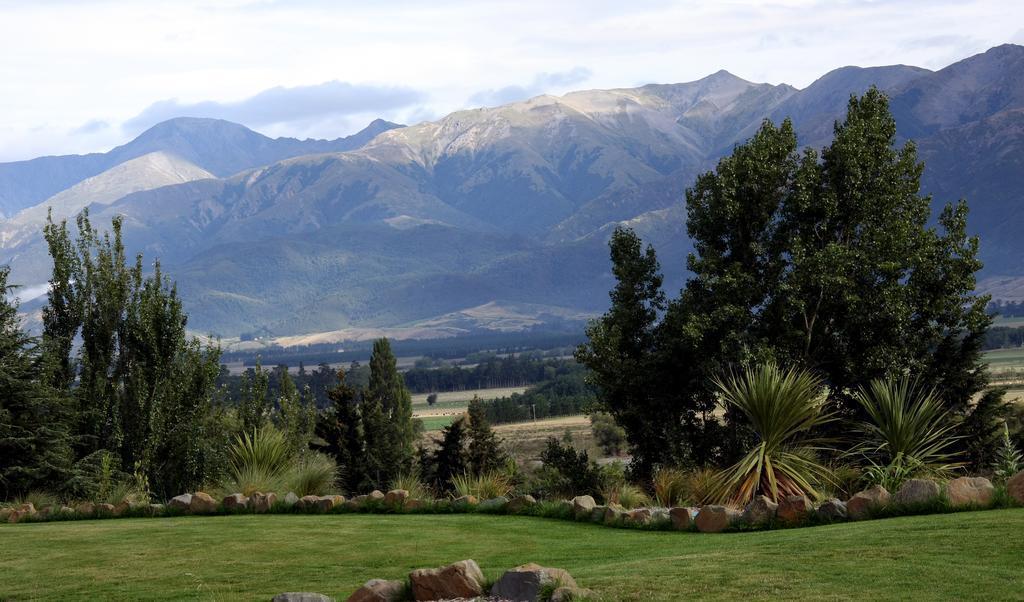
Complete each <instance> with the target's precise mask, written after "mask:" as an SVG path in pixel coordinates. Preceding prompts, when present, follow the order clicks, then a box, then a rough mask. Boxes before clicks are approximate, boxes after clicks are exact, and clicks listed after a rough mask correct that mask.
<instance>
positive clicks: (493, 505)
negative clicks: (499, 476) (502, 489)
mask: <svg viewBox="0 0 1024 602" xmlns="http://www.w3.org/2000/svg"><path fill="white" fill-rule="evenodd" d="M507 507H508V498H507V497H505V496H503V495H499V496H498V497H492V498H491V499H489V500H484V501H482V502H480V505H479V506H478V508H479V509H480V510H481V511H482V512H501V511H502V510H504V509H505V508H507Z"/></svg>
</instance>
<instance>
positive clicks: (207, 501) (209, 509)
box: [188, 491, 217, 514]
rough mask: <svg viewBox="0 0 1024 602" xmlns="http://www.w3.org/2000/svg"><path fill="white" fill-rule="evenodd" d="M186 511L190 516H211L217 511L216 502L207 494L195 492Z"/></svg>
mask: <svg viewBox="0 0 1024 602" xmlns="http://www.w3.org/2000/svg"><path fill="white" fill-rule="evenodd" d="M188 511H189V512H191V513H192V514H213V513H214V512H216V511H217V500H215V499H213V498H212V497H211V496H210V494H208V493H203V492H202V491H197V492H195V493H193V494H192V502H191V503H190V504H189V505H188Z"/></svg>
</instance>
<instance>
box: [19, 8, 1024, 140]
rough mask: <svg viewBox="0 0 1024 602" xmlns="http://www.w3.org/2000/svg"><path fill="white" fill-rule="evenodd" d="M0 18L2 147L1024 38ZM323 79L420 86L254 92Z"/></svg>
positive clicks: (891, 25)
mask: <svg viewBox="0 0 1024 602" xmlns="http://www.w3.org/2000/svg"><path fill="white" fill-rule="evenodd" d="M0 15H3V18H2V19H0V160H13V159H17V158H28V157H31V156H35V155H38V154H43V153H59V152H83V151H89V150H104V149H105V148H109V147H110V146H112V145H115V144H118V143H122V142H124V141H125V139H126V136H127V134H126V131H125V130H124V129H122V126H123V125H124V124H125V123H126V122H129V123H132V124H133V125H135V126H136V127H140V126H142V125H143V122H144V120H139V119H136V120H135V121H133V118H138V117H139V116H140V114H146V112H147V111H148V112H149V115H150V116H153V117H155V115H156V114H157V112H158V110H169V111H171V112H172V111H173V110H176V109H179V108H188V109H190V110H200V109H203V110H211V111H213V110H216V111H221V112H222V114H224V115H227V114H229V113H230V111H235V112H236V114H238V115H242V116H245V117H247V118H248V117H255V118H256V119H257V120H261V121H274V123H272V124H271V123H265V124H257V123H255V122H250V123H248V124H247V125H251V126H254V127H256V128H258V129H260V130H261V131H264V132H265V133H273V134H274V135H296V136H307V135H308V136H316V137H325V138H332V137H336V136H341V135H345V134H348V133H351V132H352V131H355V130H357V129H359V128H360V127H362V126H363V125H365V122H366V121H368V120H369V119H370V118H372V117H376V116H380V117H383V118H386V119H390V120H393V121H404V122H412V121H414V120H416V118H417V116H423V115H430V116H437V115H443V114H445V113H447V112H450V111H452V110H456V109H460V108H464V107H466V106H467V102H468V100H469V99H471V98H476V99H477V100H485V99H486V100H488V101H489V102H497V101H501V100H502V99H512V98H516V97H521V96H522V95H530V94H533V93H539V92H550V91H555V92H560V91H564V90H566V89H568V86H572V85H581V84H583V83H584V82H585V84H586V86H587V87H594V88H611V87H620V86H630V85H634V84H636V83H638V82H663V83H668V82H679V81H689V80H693V79H697V78H700V77H702V76H704V75H707V74H709V73H713V72H715V71H717V70H719V69H723V68H724V69H728V70H729V71H731V72H733V73H735V74H737V75H739V76H741V77H745V78H747V79H751V80H756V81H766V82H770V83H782V82H785V83H789V84H793V85H796V86H798V87H803V86H806V85H807V84H809V83H810V82H811V81H813V80H814V79H815V78H816V77H818V76H820V75H822V74H824V73H825V72H827V71H829V70H831V69H834V68H837V67H841V66H844V65H849V64H854V65H861V66H872V65H885V64H893V63H905V64H914V65H920V66H922V67H927V68H932V69H935V68H940V67H942V66H944V65H946V64H948V63H949V62H952V61H954V60H956V59H958V58H963V57H965V56H968V55H970V54H973V53H977V52H982V51H984V50H986V49H987V48H989V47H991V46H995V45H997V44H1001V43H1005V42H1008V41H1011V40H1016V41H1018V42H1020V41H1024V40H1022V39H1021V35H1022V34H1021V29H1020V23H1022V22H1024V3H1022V2H1011V1H1007V0H964V1H956V2H954V1H942V0H940V1H925V0H870V1H869V0H847V1H843V2H839V1H834V0H774V1H773V2H771V3H765V2H758V1H755V0H728V1H721V2H719V1H715V2H708V1H706V0H685V1H675V2H673V1H668V0H637V1H633V2H628V3H625V2H612V1H610V0H566V1H564V2H550V0H519V1H517V2H475V1H471V0H435V1H433V2H430V3H423V2H412V1H410V0H398V1H389V2H380V3H370V2H342V1H327V0H295V1H289V2H284V1H273V0H249V1H246V0H146V2H133V1H130V0H121V1H117V0H79V1H74V2H72V1H69V0H65V1H61V2H54V1H49V0H36V1H33V2H23V1H20V0H18V1H15V0H0ZM580 66H585V67H586V69H587V70H589V72H588V74H587V77H586V78H585V80H583V79H581V80H580V81H578V82H575V83H571V84H566V83H565V81H562V82H559V81H557V80H550V81H546V82H545V81H544V79H543V76H538V75H537V74H572V73H573V70H574V69H580V68H581V67H580ZM577 75H579V72H577ZM549 77H550V76H549ZM570 80H571V78H570ZM566 81H568V80H566ZM323 82H359V83H358V84H356V83H352V84H348V85H352V86H354V88H353V90H352V91H353V92H355V91H356V90H357V89H356V88H355V86H367V88H365V91H370V90H378V91H379V90H406V91H416V92H415V94H418V95H419V96H416V97H415V99H414V100H411V102H410V103H409V104H403V103H402V102H397V101H394V99H390V98H389V97H388V95H387V94H384V95H382V96H378V97H374V96H372V95H370V96H368V97H367V99H368V100H372V101H373V102H366V103H364V104H363V105H359V106H355V107H348V108H344V109H339V110H338V111H334V110H333V109H332V108H331V107H330V106H327V105H316V103H315V102H313V101H310V104H311V105H316V106H317V107H319V108H316V107H310V106H307V107H306V108H305V111H306V116H305V117H303V116H302V114H303V111H300V110H298V108H296V110H295V111H294V112H293V113H289V112H288V108H287V107H279V108H275V107H272V106H270V104H269V103H268V104H265V105H263V106H262V108H259V107H257V105H258V104H259V103H258V102H256V100H254V99H258V98H261V96H260V95H261V93H262V94H267V92H266V91H269V90H272V89H276V88H280V89H283V90H291V91H293V94H294V91H295V90H299V91H303V90H305V91H311V93H316V92H325V91H324V89H322V88H321V86H323V85H324V84H323ZM337 85H338V86H345V85H346V84H337ZM360 90H361V89H360ZM314 91H315V92H314ZM323 97H324V98H327V97H329V95H328V94H326V93H324V94H323ZM262 98H265V97H262ZM288 98H289V99H290V98H294V95H293V96H289V97H288ZM167 99H175V100H173V101H168V100H167ZM410 99H411V97H410V98H407V99H406V100H410ZM350 100H354V99H350ZM161 101H163V104H155V103H160V102H161ZM281 102H282V103H284V104H287V101H285V100H282V101H281ZM325 102H327V101H326V100H325ZM330 102H334V101H330ZM338 102H339V104H344V102H342V101H340V100H339V101H338ZM357 111H358V114H357ZM282 120H283V121H282ZM100 122H104V123H107V124H110V126H111V127H109V128H101V127H99V123H100ZM90 123H91V124H93V125H92V126H91V127H89V128H86V130H87V131H86V130H83V129H82V126H83V124H90ZM129 129H131V128H129Z"/></svg>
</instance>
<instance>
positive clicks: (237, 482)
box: [224, 425, 292, 495]
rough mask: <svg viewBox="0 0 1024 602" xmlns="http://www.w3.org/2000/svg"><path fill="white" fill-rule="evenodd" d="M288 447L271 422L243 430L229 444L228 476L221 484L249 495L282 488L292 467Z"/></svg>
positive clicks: (285, 484)
mask: <svg viewBox="0 0 1024 602" xmlns="http://www.w3.org/2000/svg"><path fill="white" fill-rule="evenodd" d="M291 462H292V456H291V448H290V446H289V445H288V443H287V441H285V439H284V436H283V435H282V434H281V433H280V431H278V430H277V429H275V428H274V427H273V426H271V425H264V426H263V427H261V428H260V429H258V430H255V431H253V432H252V435H250V434H249V433H243V434H241V435H239V436H237V437H236V438H235V442H234V444H232V445H231V447H230V448H228V464H229V478H228V480H227V481H226V482H225V484H224V486H225V488H227V489H232V490H233V491H235V492H240V493H243V494H245V495H251V494H252V493H254V492H256V491H281V490H283V489H284V488H285V487H286V486H287V484H288V483H287V480H288V478H287V477H288V474H287V473H288V471H289V470H290V469H291V468H292V465H291Z"/></svg>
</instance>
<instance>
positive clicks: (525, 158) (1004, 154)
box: [0, 47, 1024, 335]
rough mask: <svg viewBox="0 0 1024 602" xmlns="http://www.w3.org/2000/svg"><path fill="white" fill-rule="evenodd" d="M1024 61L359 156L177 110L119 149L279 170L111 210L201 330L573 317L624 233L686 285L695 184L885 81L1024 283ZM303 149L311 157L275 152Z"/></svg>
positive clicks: (654, 104)
mask: <svg viewBox="0 0 1024 602" xmlns="http://www.w3.org/2000/svg"><path fill="white" fill-rule="evenodd" d="M1022 54H1024V49H1022V48H1020V47H999V48H996V49H993V50H991V51H989V52H987V53H984V54H982V55H978V56H976V57H971V58H969V59H965V60H964V61H961V62H960V63H957V64H954V65H951V66H949V67H947V68H945V69H942V70H939V71H936V72H931V71H928V70H925V69H919V68H915V67H908V66H903V65H896V66H889V67H874V68H866V69H861V68H843V69H838V70H836V71H833V72H831V73H828V74H826V75H824V76H823V77H822V78H820V79H819V80H817V81H816V82H814V83H813V84H812V85H811V86H808V87H807V88H805V89H804V90H796V89H794V88H792V87H790V86H786V85H779V86H774V85H769V84H757V83H752V82H747V81H745V80H742V79H740V78H737V77H735V76H733V75H731V74H729V73H727V72H724V71H722V72H718V73H715V74H713V75H710V76H708V77H706V78H703V79H701V80H698V81H695V82H688V83H681V84H664V85H662V84H658V85H647V86H642V87H638V88H623V89H613V90H587V91H580V92H573V93H570V94H566V95H565V96H561V97H554V96H539V97H536V98H533V99H530V100H527V101H523V102H517V103H511V104H507V105H503V106H499V107H492V108H481V109H473V110H466V111H459V112H456V113H453V114H451V115H448V116H446V117H444V118H442V119H439V120H437V121H434V122H428V123H422V124H418V125H415V126H411V127H403V128H397V129H389V128H390V124H377V127H378V129H379V130H381V131H379V132H376V135H374V134H375V132H373V131H369V132H366V133H365V134H364V135H363V138H362V139H360V140H354V141H352V144H358V145H360V147H359V148H358V149H355V150H347V151H344V150H341V151H339V150H338V149H337V148H336V147H331V146H330V145H331V144H334V143H329V142H323V141H320V142H318V141H305V142H302V143H298V141H291V142H288V141H287V140H286V139H279V140H278V141H272V143H271V142H266V140H260V139H258V138H253V137H252V136H250V134H253V133H252V132H249V133H246V132H248V130H244V128H241V129H239V128H240V126H231V125H230V124H227V125H225V124H223V123H209V122H204V121H198V120H191V121H190V120H184V121H180V122H179V121H177V120H175V122H174V123H171V124H170V125H167V126H166V127H165V128H157V129H155V130H151V131H150V132H148V133H147V135H144V136H142V137H140V139H138V140H136V141H133V142H132V143H129V144H128V145H126V146H125V147H123V148H127V149H128V150H124V151H119V152H124V153H125V156H129V155H131V154H133V153H136V152H142V150H144V149H147V148H151V147H153V146H154V145H157V146H159V145H165V146H173V147H175V148H178V149H182V152H184V153H186V154H185V155H181V157H183V158H184V159H186V160H188V161H190V162H191V163H193V164H195V165H197V166H199V167H201V168H203V169H206V170H207V171H209V172H211V173H213V174H214V175H222V174H224V173H227V172H231V171H232V170H233V169H235V167H237V166H239V165H246V164H251V163H254V162H259V161H269V163H268V164H266V165H263V166H260V167H257V168H253V169H247V170H242V171H240V172H239V173H234V174H233V175H230V176H228V177H219V178H206V179H196V180H193V181H188V182H184V183H180V184H175V185H171V186H163V187H160V188H155V189H151V190H141V191H138V192H133V193H131V194H127V195H126V196H124V197H123V198H120V199H118V200H116V201H114V202H112V203H110V204H109V205H97V206H95V208H94V220H95V221H96V222H97V223H103V222H106V221H109V219H110V218H112V217H113V216H114V215H121V216H123V217H124V219H125V239H126V244H127V246H128V248H129V250H131V251H133V252H134V251H144V252H146V254H147V256H150V257H151V256H160V257H161V259H162V260H163V262H164V265H165V267H166V268H167V269H168V270H169V272H170V273H171V274H173V276H174V277H175V278H176V279H177V280H178V283H179V287H180V290H181V292H182V295H183V297H184V298H185V300H186V304H187V306H188V308H189V311H190V314H191V319H190V327H192V328H194V329H196V330H199V331H203V332H214V333H218V334H221V335H234V334H238V333H241V332H263V333H267V332H269V333H272V334H276V335H290V334H303V333H311V332H325V331H344V332H350V331H351V329H353V328H359V327H365V328H379V327H391V326H403V327H408V328H414V327H419V326H423V325H434V326H437V325H438V324H462V325H466V324H478V323H480V322H479V321H478V320H477V318H472V319H471V317H472V316H477V317H480V316H486V315H497V314H496V313H495V311H497V310H495V311H491V310H490V309H487V310H479V309H475V308H517V309H516V310H515V311H514V312H513V313H515V314H516V315H517V316H518V317H517V318H516V320H517V323H524V322H523V320H522V319H521V318H522V316H521V315H520V314H521V313H522V312H523V311H527V309H524V308H530V307H534V308H540V307H543V308H544V309H543V311H544V312H546V314H547V315H550V316H554V317H553V318H552V319H558V320H561V319H564V316H581V315H588V314H592V313H593V312H598V311H601V310H602V309H603V308H604V307H605V306H606V305H607V299H608V297H607V291H608V289H609V287H610V286H611V284H612V278H611V274H610V273H609V265H608V260H607V248H606V242H607V239H608V237H609V236H610V234H611V232H612V230H613V229H614V227H615V226H616V225H619V224H624V225H628V226H630V227H633V228H635V229H636V230H637V231H638V232H640V233H641V235H642V236H643V237H644V239H645V241H647V242H649V243H651V244H653V245H654V246H655V247H656V248H657V249H658V252H659V256H660V258H661V261H662V265H663V267H664V270H665V275H666V289H667V290H668V291H670V292H674V291H675V290H678V288H679V287H680V286H681V285H682V283H683V280H684V278H685V271H684V268H685V255H686V253H687V252H688V251H689V250H690V248H691V246H690V242H689V240H688V239H687V237H686V231H685V219H686V211H685V206H684V204H683V198H684V191H685V188H686V187H687V186H689V185H691V184H692V182H693V179H694V177H695V176H696V174H698V173H699V172H700V171H702V170H706V169H710V168H712V167H713V166H714V164H715V162H716V161H717V160H718V159H719V158H720V157H721V156H722V155H723V154H725V153H727V152H729V151H730V150H731V148H732V146H733V145H734V144H736V143H737V142H739V141H742V140H744V139H745V138H746V137H748V136H749V135H751V134H752V133H753V132H754V131H756V128H757V127H758V126H759V125H760V123H761V121H762V119H764V118H766V117H767V118H771V119H774V120H779V119H781V118H783V117H786V116H790V117H791V118H792V119H793V121H794V123H795V125H796V128H797V131H798V133H799V134H800V136H801V144H808V145H814V146H820V145H822V144H825V143H827V141H828V138H829V137H830V135H831V132H832V126H833V123H834V122H835V121H836V120H839V119H842V117H843V112H844V111H845V107H846V103H847V101H848V99H849V97H850V95H851V94H860V93H863V92H864V90H866V89H867V88H868V87H870V86H872V85H877V86H879V87H880V88H882V89H883V90H885V91H887V92H888V93H889V94H890V95H891V97H892V105H893V107H894V110H895V111H897V112H898V113H899V112H901V114H902V115H903V116H902V117H899V116H898V119H899V121H898V126H899V128H900V130H899V134H900V136H901V137H904V138H906V137H911V136H914V137H916V142H917V144H918V146H919V148H920V152H921V157H922V158H923V159H924V160H925V161H926V163H927V169H926V172H925V176H924V180H923V182H924V187H925V191H926V192H931V193H934V194H935V201H936V204H937V205H941V204H943V203H944V202H946V201H949V200H955V199H956V198H959V197H960V196H967V197H968V198H969V200H970V201H971V204H972V207H973V208H974V211H973V213H972V220H971V228H972V230H973V231H975V232H978V233H979V234H981V236H982V247H981V253H982V258H983V260H984V261H985V262H986V263H987V268H986V270H987V272H986V275H1004V276H1005V275H1010V276H1011V277H1013V276H1016V275H1021V276H1024V263H1022V261H1021V260H1020V257H1021V256H1022V253H1021V250H1022V243H1021V242H1019V241H1018V240H1017V239H1018V238H1019V237H1018V236H1017V233H1018V232H1020V231H1022V230H1024V210H1022V205H1021V199H1020V192H1019V191H1020V190H1022V189H1024V181H1022V179H1021V178H1022V177H1024V175H1022V174H1024V95H1022V94H1021V93H1020V90H1021V89H1022V85H1024V84H1022V82H1024V69H1020V68H1019V67H1020V66H1021V63H1020V60H1021V59H1020V57H1021V55H1022ZM944 98H949V106H947V105H946V104H945V102H944V100H943V99H944ZM965 99H966V100H965ZM207 126H209V127H210V128H211V129H210V131H212V132H217V135H216V136H214V135H212V134H208V133H203V131H205V130H204V128H206V127H207ZM200 130H203V131H200ZM385 130H386V131H385ZM253 135H255V136H258V134H253ZM267 140H269V139H267ZM297 143H298V144H299V146H301V148H299V146H296V144H297ZM292 152H303V153H304V154H302V155H301V156H295V157H290V158H286V159H283V160H279V161H271V159H270V158H271V157H272V156H273V154H274V153H285V154H287V153H292ZM215 156H216V159H217V163H216V165H212V164H211V163H210V161H212V159H211V158H212V157H215ZM203 161H206V163H203ZM214 167H216V169H214ZM218 170H219V171H218ZM0 181H2V179H0ZM17 255H18V256H17V257H15V258H14V259H15V260H14V265H15V266H26V265H28V266H31V267H32V269H31V270H29V269H23V268H17V269H21V270H22V271H20V272H17V273H18V274H20V275H23V276H24V278H22V279H21V280H22V281H23V282H26V283H30V284H38V283H41V282H45V276H46V274H45V270H43V269H40V268H39V264H38V263H36V264H33V263H31V261H30V256H31V255H32V253H29V252H19V253H18V254H17ZM1001 282H1004V283H1005V282H1006V280H1005V279H1004V280H1001ZM1004 288H1005V287H1004ZM1007 290H1008V289H1007ZM470 310H472V311H470ZM536 311H538V312H540V311H541V309H537V310H536ZM467 312H468V313H467ZM497 313H501V312H500V311H498V312H497ZM558 316H562V317H558ZM498 322H500V320H497V321H496V322H495V323H498Z"/></svg>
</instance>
